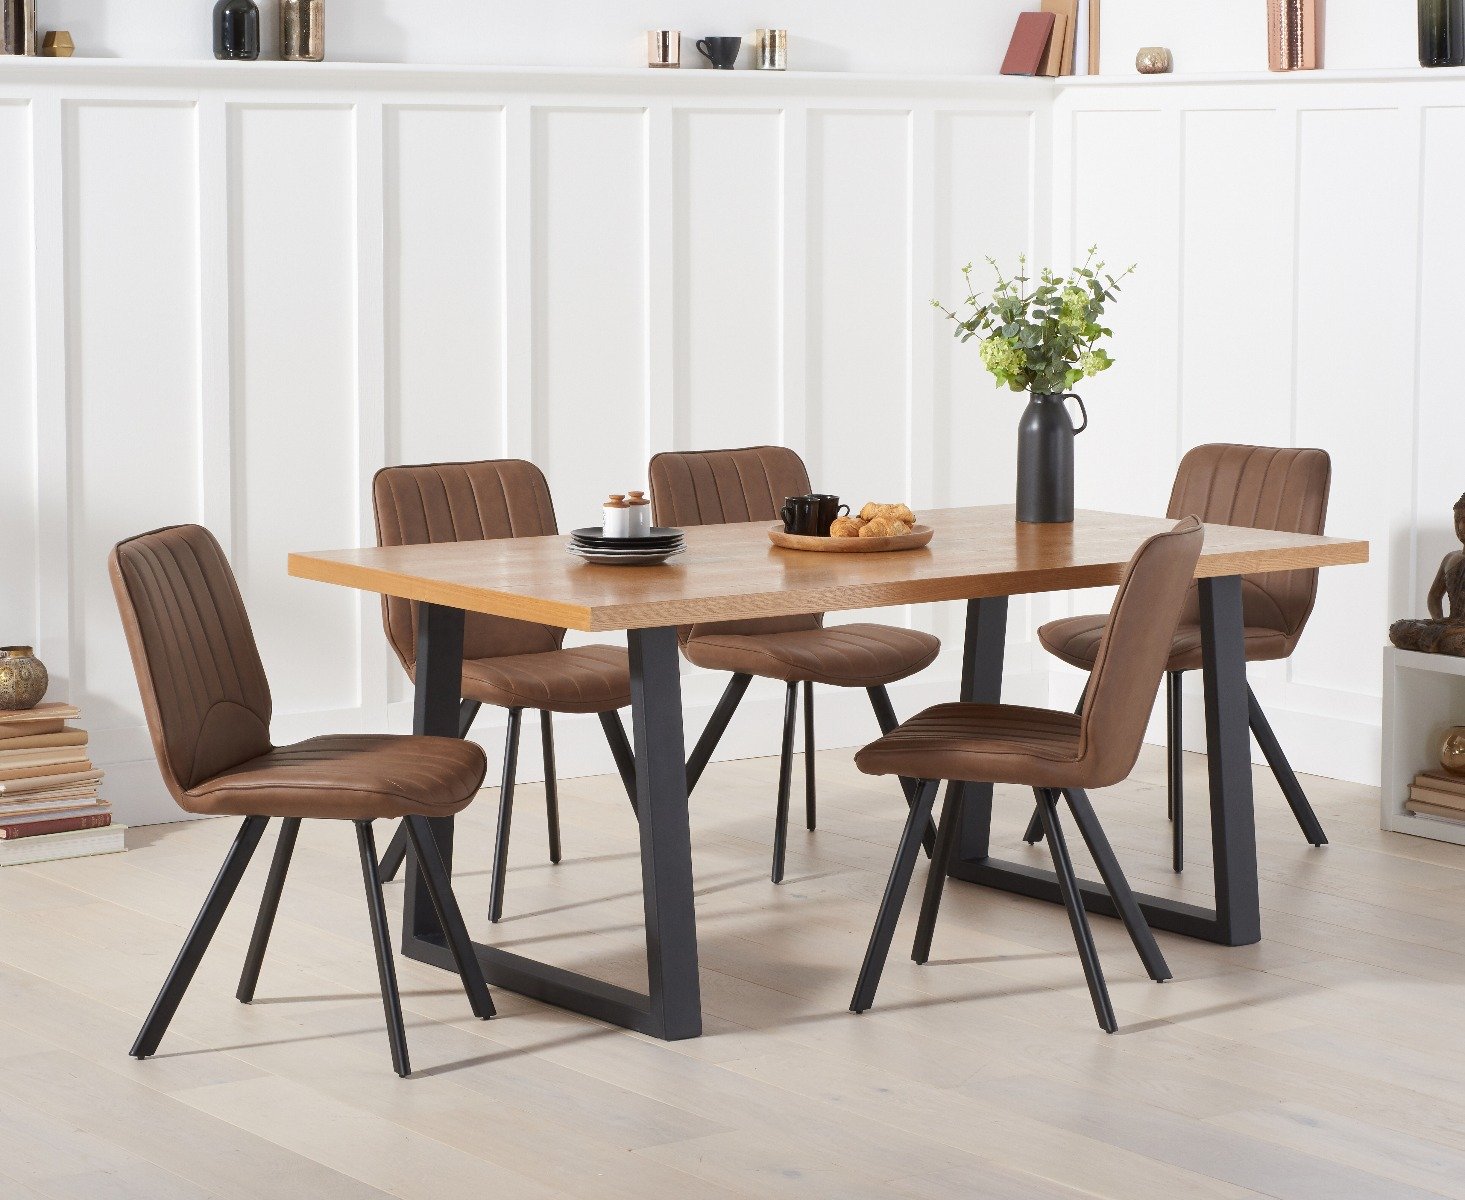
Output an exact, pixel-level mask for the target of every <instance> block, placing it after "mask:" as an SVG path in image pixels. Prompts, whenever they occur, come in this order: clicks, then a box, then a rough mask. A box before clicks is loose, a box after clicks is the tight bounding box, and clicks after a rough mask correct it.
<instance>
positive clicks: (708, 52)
mask: <svg viewBox="0 0 1465 1200" xmlns="http://www.w3.org/2000/svg"><path fill="white" fill-rule="evenodd" d="M742 48H743V39H742V38H740V37H709V38H703V39H702V40H701V41H699V42H698V43H697V50H698V52H699V53H700V54H701V55H702V57H703V58H705V59H706V60H707V61H708V62H710V63H711V64H712V65H713V67H715V68H716V69H717V70H719V71H731V70H732V69H733V66H734V64H735V63H736V62H737V61H738V51H739V50H741V49H742Z"/></svg>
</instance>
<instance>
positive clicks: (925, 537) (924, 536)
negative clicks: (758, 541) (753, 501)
mask: <svg viewBox="0 0 1465 1200" xmlns="http://www.w3.org/2000/svg"><path fill="white" fill-rule="evenodd" d="M935 532H936V531H935V530H934V529H932V528H931V527H930V526H929V525H915V526H912V528H911V531H910V532H909V533H903V534H901V535H900V536H899V537H846V538H837V537H809V536H808V535H807V534H803V533H789V532H788V530H786V529H784V527H783V526H782V525H773V526H771V527H770V528H769V530H768V540H769V541H770V542H772V543H773V544H774V545H775V546H778V547H779V548H780V549H783V550H812V551H814V552H815V553H818V554H882V553H885V552H887V551H890V550H919V549H920V548H921V547H922V546H924V545H925V544H926V543H927V542H929V541H930V540H931V536H932V534H934V533H935Z"/></svg>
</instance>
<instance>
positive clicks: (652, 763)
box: [289, 505, 1369, 1041]
mask: <svg viewBox="0 0 1465 1200" xmlns="http://www.w3.org/2000/svg"><path fill="white" fill-rule="evenodd" d="M921 521H922V523H923V524H926V525H929V526H930V527H931V528H932V529H933V530H934V535H933V537H932V539H931V541H930V543H929V544H928V545H926V546H924V547H921V548H918V549H914V550H909V551H903V552H899V553H877V554H823V553H816V552H810V551H800V550H788V549H782V548H779V547H775V546H774V545H773V544H772V543H771V542H770V540H769V537H768V530H769V524H768V522H766V521H755V522H749V523H743V524H731V525H711V526H703V527H700V528H695V529H689V530H687V531H686V550H685V552H684V553H682V554H679V555H677V556H676V557H674V558H672V559H671V560H669V561H668V562H666V563H664V564H662V565H658V566H650V567H647V566H638V567H627V566H596V565H591V564H587V563H583V562H581V561H579V560H578V559H576V558H575V557H573V556H572V555H570V554H569V553H567V543H568V538H566V537H560V536H550V537H526V538H505V539H498V540H490V541H460V542H451V543H440V544H435V545H416V546H393V547H362V548H356V549H342V550H326V551H315V552H302V553H292V554H291V555H290V556H289V572H290V574H291V575H292V576H296V577H298V578H301V579H310V580H315V581H318V582H321V583H327V584H335V585H338V586H342V587H349V588H355V589H359V590H362V591H366V592H376V593H380V594H382V595H387V596H399V597H403V598H405V599H408V600H412V601H416V602H417V658H416V677H415V693H414V709H413V731H414V732H415V733H418V734H429V735H438V736H443V737H459V736H461V731H460V725H459V703H460V700H461V690H460V688H461V680H462V665H463V626H464V615H465V614H466V613H469V612H475V613H488V614H491V615H494V616H500V617H514V618H518V619H521V620H525V621H535V622H539V623H541V624H545V625H552V626H556V627H560V628H564V629H572V630H585V631H591V632H608V631H625V633H626V637H627V644H628V649H629V656H630V671H631V714H632V725H633V732H634V736H633V746H634V787H635V796H636V813H637V821H638V825H639V834H640V857H641V882H642V896H643V902H644V912H645V938H646V966H647V990H646V991H645V992H644V993H641V992H636V991H633V990H630V989H627V988H624V987H620V986H618V985H613V984H610V983H607V982H605V981H603V980H600V979H596V978H593V977H590V976H587V975H583V974H579V973H577V972H575V971H573V970H571V969H569V968H568V967H566V966H561V965H557V964H552V963H548V962H543V961H541V960H539V959H535V958H531V957H528V956H526V955H522V954H518V953H514V952H512V951H510V950H507V949H503V948H501V947H497V946H492V945H484V944H481V943H475V948H476V951H477V955H478V958H479V961H480V962H481V963H482V966H483V971H484V975H485V977H486V979H487V980H488V982H489V983H490V984H493V985H496V986H499V987H503V988H507V989H508V990H510V991H514V992H518V993H521V994H523V995H526V996H530V997H533V998H536V999H538V1000H541V1001H544V1002H547V1003H550V1004H554V1005H558V1006H561V1007H563V1008H566V1009H569V1010H572V1011H575V1012H578V1013H582V1014H585V1015H587V1016H590V1017H593V1018H596V1019H599V1020H602V1021H606V1022H609V1023H612V1024H615V1025H620V1026H624V1027H626V1028H630V1029H634V1030H637V1031H639V1032H642V1033H645V1034H648V1035H650V1036H653V1037H657V1038H662V1039H665V1040H669V1041H671V1040H678V1039H683V1038H691V1037H696V1036H698V1035H699V1034H700V1033H701V1032H702V1011H701V993H700V987H699V982H698V971H697V920H696V909H695V897H694V890H693V870H692V846H691V835H690V830H689V825H688V773H687V761H686V745H685V740H684V737H683V728H682V681H681V662H680V655H679V651H678V638H677V630H678V627H679V626H686V625H690V624H692V623H694V622H703V621H735V620H739V619H744V618H754V617H780V616H793V615H803V614H810V613H832V612H840V611H849V610H855V609H869V608H878V607H888V606H894V605H912V604H933V603H939V602H943V601H964V602H965V605H966V623H965V640H964V645H963V647H962V659H961V685H960V693H959V697H958V698H959V699H961V700H963V701H968V702H973V703H986V704H995V703H998V702H1000V700H1001V696H1002V673H1003V658H1004V651H1005V648H1006V643H1007V612H1008V600H1009V598H1010V597H1012V596H1021V595H1029V594H1035V593H1043V592H1054V591H1065V590H1070V589H1077V588H1093V587H1104V586H1110V585H1113V584H1117V583H1118V582H1119V581H1120V578H1121V576H1122V574H1123V572H1124V568H1125V565H1126V564H1127V563H1128V562H1129V559H1130V557H1131V556H1132V555H1133V554H1134V552H1135V551H1136V550H1137V549H1138V548H1139V546H1140V544H1141V543H1142V542H1144V540H1145V539H1146V538H1148V537H1150V536H1151V535H1153V534H1156V533H1159V532H1161V531H1163V530H1166V529H1169V528H1171V527H1172V526H1173V524H1174V522H1173V521H1171V520H1168V519H1166V518H1163V517H1153V516H1142V515H1138V516H1136V515H1125V514H1119V513H1106V512H1091V511H1080V512H1078V513H1076V514H1075V517H1074V519H1073V521H1072V522H1069V523H1062V524H1025V523H1020V522H1019V521H1017V519H1016V514H1015V511H1014V509H1013V507H1012V506H1011V505H985V506H977V507H967V508H949V509H943V510H934V511H927V512H923V513H922V514H921ZM1368 549H1369V548H1368V543H1367V542H1366V541H1360V540H1352V539H1344V538H1333V537H1317V536H1310V535H1305V534H1295V533H1284V532H1276V531H1272V530H1265V529H1250V528H1240V527H1235V526H1227V525H1207V526H1206V527H1205V546H1204V549H1203V551H1202V553H1201V556H1200V560H1199V562H1198V564H1197V566H1196V578H1197V580H1198V591H1199V599H1200V623H1201V632H1202V644H1203V656H1204V665H1203V668H1202V674H1203V677H1204V696H1205V727H1206V745H1207V752H1208V770H1209V783H1210V816H1211V821H1210V824H1211V847H1212V858H1213V871H1214V877H1215V890H1214V895H1215V900H1214V907H1213V908H1203V907H1200V906H1197V905H1194V904H1189V903H1184V902H1182V901H1178V900H1174V899H1169V898H1165V897H1159V896H1149V895H1140V896H1138V899H1139V902H1140V907H1141V909H1142V910H1143V912H1144V914H1145V917H1146V919H1147V920H1148V921H1149V923H1150V925H1151V926H1152V927H1153V928H1156V929H1160V930H1167V931H1169V932H1172V933H1176V934H1181V935H1185V936H1188V937H1193V938H1200V939H1204V940H1207V941H1211V942H1217V943H1220V944H1223V945H1227V946H1242V945H1248V944H1250V943H1253V942H1256V941H1258V940H1260V938H1261V911H1260V899H1259V895H1258V879H1257V859H1256V830H1255V823H1254V814H1253V807H1252V781H1251V746H1250V733H1249V727H1248V691H1247V681H1246V661H1245V657H1244V653H1243V630H1244V619H1243V580H1242V577H1243V576H1244V575H1250V574H1260V573H1265V572H1271V571H1292V570H1299V569H1311V568H1319V567H1332V566H1344V565H1349V564H1356V563H1364V562H1367V561H1368ZM949 786H950V787H952V788H954V789H955V793H954V794H953V795H950V796H948V802H952V801H954V802H955V803H957V804H958V805H959V806H960V809H959V811H960V814H961V816H960V820H961V824H960V828H959V834H958V836H959V838H960V841H959V847H958V853H957V854H956V856H955V859H954V862H953V864H952V866H951V868H950V875H951V877H952V878H954V879H960V880H965V881H968V882H970V883H974V884H981V885H984V886H987V887H991V888H1000V889H1003V890H1006V891H1010V892H1016V893H1020V894H1023V895H1026V896H1029V897H1033V898H1036V899H1041V900H1047V901H1052V902H1055V903H1058V902H1061V896H1060V893H1059V888H1058V882H1057V880H1056V878H1055V877H1054V875H1053V873H1052V872H1051V871H1049V870H1043V869H1040V868H1038V867H1036V866H1030V865H1028V864H1026V863H1022V862H1013V861H1004V860H1001V859H998V858H996V857H994V856H993V855H992V854H991V853H990V848H991V847H990V840H991V817H992V787H991V785H990V784H979V783H956V784H951V785H949ZM1026 815H1027V814H1026V811H1024V812H1023V818H1024V819H1026ZM431 824H432V828H433V833H434V836H435V837H436V839H437V842H438V848H439V850H440V851H441V853H442V857H443V859H444V862H445V863H446V864H447V866H448V869H449V870H450V871H451V869H452V860H453V819H452V818H451V817H444V818H438V819H434V820H433V821H432V822H431ZM406 868H407V873H406V895H405V899H404V904H403V917H402V922H403V923H402V953H403V954H405V955H407V956H408V957H410V958H413V959H415V960H418V961H421V962H424V963H430V964H433V965H435V966H438V967H441V968H443V969H446V970H454V969H455V968H454V965H453V958H452V954H451V952H450V950H449V948H448V946H447V942H446V939H445V937H444V934H443V931H442V928H441V926H440V925H439V924H438V921H437V917H436V914H435V912H434V910H433V906H432V902H431V898H430V896H429V894H428V892H427V890H426V887H425V883H424V880H423V879H422V877H421V875H420V873H419V872H418V870H417V864H416V861H415V859H414V858H413V856H411V855H409V856H408V859H407V863H406ZM1082 893H1083V900H1084V904H1085V906H1086V907H1087V908H1088V909H1089V910H1090V911H1092V912H1096V913H1101V914H1105V915H1109V916H1114V915H1116V914H1115V911H1114V909H1113V906H1112V904H1111V902H1110V900H1109V897H1108V893H1107V891H1106V890H1105V889H1104V888H1103V886H1102V885H1101V884H1099V883H1096V882H1087V881H1085V882H1083V883H1082ZM872 899H873V898H872Z"/></svg>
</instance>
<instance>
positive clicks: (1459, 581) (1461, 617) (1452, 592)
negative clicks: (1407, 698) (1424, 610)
mask: <svg viewBox="0 0 1465 1200" xmlns="http://www.w3.org/2000/svg"><path fill="white" fill-rule="evenodd" d="M1455 537H1456V538H1458V539H1459V541H1460V543H1461V546H1462V547H1465V496H1461V497H1460V499H1459V500H1457V501H1455ZM1447 599H1448V600H1449V602H1450V611H1449V614H1448V615H1446V613H1445V608H1444V601H1445V600H1447ZM1425 603H1426V604H1427V605H1428V607H1429V619H1428V620H1426V621H1421V620H1406V621H1395V622H1394V623H1393V624H1392V625H1390V626H1389V641H1391V642H1393V643H1394V645H1396V646H1398V647H1399V649H1400V650H1418V651H1419V652H1421V653H1423V654H1452V655H1455V656H1456V657H1465V550H1451V551H1450V553H1448V554H1446V555H1445V557H1444V561H1443V562H1441V563H1440V569H1439V570H1438V571H1436V572H1435V577H1434V582H1433V583H1431V584H1430V585H1429V595H1428V597H1427V598H1426V600H1425Z"/></svg>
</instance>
